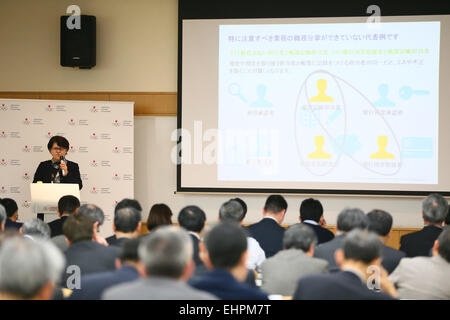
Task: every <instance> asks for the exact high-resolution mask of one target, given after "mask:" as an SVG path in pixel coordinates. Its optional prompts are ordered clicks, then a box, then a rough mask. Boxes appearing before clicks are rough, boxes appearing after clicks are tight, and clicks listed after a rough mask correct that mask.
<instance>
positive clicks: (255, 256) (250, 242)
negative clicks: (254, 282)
mask: <svg viewBox="0 0 450 320" xmlns="http://www.w3.org/2000/svg"><path fill="white" fill-rule="evenodd" d="M247 250H248V258H247V262H246V266H247V269H251V270H255V269H256V268H259V267H260V266H261V263H263V261H264V260H266V254H265V252H264V250H263V249H262V248H261V246H260V245H259V242H258V241H257V240H256V239H255V238H252V237H247Z"/></svg>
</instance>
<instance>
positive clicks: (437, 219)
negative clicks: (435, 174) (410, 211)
mask: <svg viewBox="0 0 450 320" xmlns="http://www.w3.org/2000/svg"><path fill="white" fill-rule="evenodd" d="M447 213H448V202H447V200H445V199H444V198H443V197H442V196H441V195H440V194H437V193H434V194H430V195H429V196H428V197H426V198H425V200H423V202H422V217H423V221H424V224H425V227H424V228H423V229H422V230H420V231H417V232H413V233H410V234H407V235H404V236H402V237H401V239H400V250H401V251H403V252H404V253H406V256H407V257H409V258H412V257H417V256H429V255H430V250H431V248H432V247H433V244H434V241H435V240H436V239H437V238H438V237H439V235H440V234H441V232H442V223H443V222H444V220H445V218H446V217H447Z"/></svg>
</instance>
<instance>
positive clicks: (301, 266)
mask: <svg viewBox="0 0 450 320" xmlns="http://www.w3.org/2000/svg"><path fill="white" fill-rule="evenodd" d="M316 244H317V236H316V233H315V232H314V229H312V228H311V227H310V226H309V225H308V224H306V223H305V224H300V223H298V224H294V225H292V226H290V227H289V228H288V229H287V230H286V232H285V233H284V237H283V250H282V251H280V252H278V253H277V254H276V255H274V256H272V257H270V258H268V259H267V260H266V261H264V262H263V264H262V286H261V289H262V290H264V291H265V292H267V293H269V294H280V295H282V296H292V295H293V294H294V291H295V288H296V286H297V282H298V280H299V279H300V278H302V277H304V276H306V275H309V274H316V273H327V272H328V262H327V261H325V260H322V259H318V258H313V255H314V246H315V245H316Z"/></svg>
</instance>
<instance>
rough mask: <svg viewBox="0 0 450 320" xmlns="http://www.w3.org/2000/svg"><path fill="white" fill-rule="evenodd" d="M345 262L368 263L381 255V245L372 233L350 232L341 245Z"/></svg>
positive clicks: (357, 230)
mask: <svg viewBox="0 0 450 320" xmlns="http://www.w3.org/2000/svg"><path fill="white" fill-rule="evenodd" d="M342 249H343V250H344V256H345V259H347V260H353V261H360V262H363V263H366V264H367V263H370V262H372V261H373V260H375V259H377V258H380V257H381V255H382V254H383V243H382V242H381V240H380V239H378V235H377V234H376V233H374V232H371V231H367V230H362V229H354V230H352V231H350V232H349V233H348V234H347V236H346V237H345V239H344V241H343V243H342Z"/></svg>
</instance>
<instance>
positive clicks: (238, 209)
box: [219, 200, 245, 223]
mask: <svg viewBox="0 0 450 320" xmlns="http://www.w3.org/2000/svg"><path fill="white" fill-rule="evenodd" d="M244 217H245V213H244V208H243V207H242V205H241V204H240V203H239V202H238V201H236V200H229V201H227V202H225V203H224V204H222V205H221V206H220V209H219V218H220V220H221V221H231V222H237V223H239V222H241V221H242V220H243V219H244Z"/></svg>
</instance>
